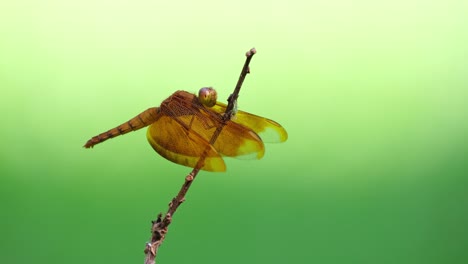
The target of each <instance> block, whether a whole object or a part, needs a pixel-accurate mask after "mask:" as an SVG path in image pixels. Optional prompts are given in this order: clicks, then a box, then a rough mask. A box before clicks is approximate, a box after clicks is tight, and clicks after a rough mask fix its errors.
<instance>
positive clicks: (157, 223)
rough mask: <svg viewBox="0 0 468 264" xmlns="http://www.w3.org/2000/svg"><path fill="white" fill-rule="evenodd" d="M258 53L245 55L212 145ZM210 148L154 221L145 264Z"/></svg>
mask: <svg viewBox="0 0 468 264" xmlns="http://www.w3.org/2000/svg"><path fill="white" fill-rule="evenodd" d="M255 53H256V50H255V49H254V48H252V49H250V50H249V51H248V52H247V53H246V54H245V55H246V57H247V58H246V60H245V63H244V67H243V68H242V71H241V74H240V76H239V80H238V82H237V85H236V87H235V88H234V92H233V93H232V94H231V95H230V96H229V98H228V105H227V107H226V113H225V115H224V117H223V122H222V123H221V125H220V126H218V127H217V128H216V130H215V132H214V133H213V135H212V136H211V139H210V145H213V144H214V143H215V141H216V139H217V138H218V136H219V134H220V133H221V131H222V130H223V127H224V125H225V122H226V121H227V120H230V119H231V118H232V116H233V115H234V111H233V109H234V107H235V105H236V102H237V98H238V97H239V92H240V89H241V87H242V83H243V82H244V79H245V76H246V75H247V74H248V73H250V70H249V63H250V60H251V59H252V57H253V55H254V54H255ZM208 151H209V148H207V149H205V152H204V153H203V154H202V155H201V157H200V159H199V160H198V162H197V165H196V166H195V168H194V169H193V170H192V172H190V173H189V174H188V175H187V176H186V177H185V182H184V184H183V185H182V187H181V188H180V190H179V193H178V194H177V196H176V197H174V198H173V199H172V201H171V202H170V203H169V209H168V210H167V213H166V214H165V215H164V218H163V217H162V214H161V213H159V215H158V218H157V219H156V220H154V221H152V226H151V234H152V235H151V242H148V243H147V245H146V248H145V254H146V257H145V264H153V263H156V256H157V254H158V250H159V247H160V246H161V244H162V243H163V241H164V238H165V236H166V234H167V231H168V227H169V225H170V224H171V222H172V217H173V216H174V214H175V212H176V211H177V208H179V206H180V205H181V204H182V203H183V202H184V201H185V196H186V194H187V192H188V190H189V189H190V186H191V185H192V183H193V181H194V180H195V177H197V174H198V172H199V171H200V168H202V167H203V164H204V162H205V157H206V154H207V153H208Z"/></svg>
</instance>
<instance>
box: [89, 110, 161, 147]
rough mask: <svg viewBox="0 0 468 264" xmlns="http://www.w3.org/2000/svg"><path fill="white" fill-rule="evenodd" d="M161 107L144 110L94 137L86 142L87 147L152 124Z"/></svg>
mask: <svg viewBox="0 0 468 264" xmlns="http://www.w3.org/2000/svg"><path fill="white" fill-rule="evenodd" d="M158 112H159V107H151V108H148V109H147V110H145V111H144V112H142V113H140V114H138V115H137V116H135V117H134V118H132V119H130V120H128V121H127V122H125V123H123V124H121V125H120V126H117V127H114V128H112V129H110V130H108V131H106V132H103V133H101V134H99V135H97V136H94V137H92V138H91V139H90V140H88V142H86V144H85V145H84V147H85V148H92V147H93V146H94V145H96V144H99V143H101V142H104V141H106V140H108V139H110V138H114V137H117V136H120V135H123V134H126V133H128V132H131V131H136V130H138V129H140V128H143V127H146V126H148V125H150V124H152V123H153V122H154V121H156V120H157V118H158Z"/></svg>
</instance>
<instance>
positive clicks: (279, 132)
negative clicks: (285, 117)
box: [211, 102, 288, 143]
mask: <svg viewBox="0 0 468 264" xmlns="http://www.w3.org/2000/svg"><path fill="white" fill-rule="evenodd" d="M211 109H213V111H215V112H216V113H218V114H223V113H224V112H225V111H226V104H223V103H220V102H217V103H216V105H215V106H213V107H212V108H211ZM232 121H233V122H235V123H238V124H241V125H243V126H245V127H248V128H250V129H252V130H253V131H255V133H257V134H258V135H259V136H260V137H261V138H262V141H263V142H267V143H277V142H284V141H286V140H287V139H288V133H287V132H286V130H285V129H284V128H283V127H282V126H281V125H280V124H278V123H277V122H275V121H273V120H271V119H268V118H265V117H261V116H257V115H254V114H250V113H247V112H244V111H240V110H239V111H237V113H236V115H235V116H234V118H233V119H232Z"/></svg>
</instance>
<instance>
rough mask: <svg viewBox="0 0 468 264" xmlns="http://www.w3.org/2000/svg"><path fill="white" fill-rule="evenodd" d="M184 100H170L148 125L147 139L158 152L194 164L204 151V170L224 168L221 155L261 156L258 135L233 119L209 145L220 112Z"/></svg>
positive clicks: (173, 159)
mask: <svg viewBox="0 0 468 264" xmlns="http://www.w3.org/2000/svg"><path fill="white" fill-rule="evenodd" d="M185 102H188V100H183V101H179V102H178V101H176V100H173V101H170V103H171V104H172V106H171V108H168V110H167V111H166V110H164V109H165V108H162V109H163V110H162V111H161V112H160V113H159V115H160V117H158V119H157V120H156V121H155V122H154V123H153V124H152V125H151V126H150V127H149V128H148V133H147V138H148V141H149V143H150V144H151V146H152V147H153V148H154V150H156V152H158V153H159V154H160V155H161V156H163V157H165V158H166V159H168V160H170V161H172V162H175V163H178V164H180V165H185V166H188V167H192V168H193V167H195V166H196V165H197V162H198V160H199V159H200V157H202V156H203V155H204V154H205V155H204V157H205V163H204V166H203V167H202V168H201V169H202V170H207V171H225V170H226V165H225V164H224V161H223V159H222V157H221V155H224V156H230V157H247V158H257V159H259V158H261V157H263V154H264V151H265V148H264V145H263V142H262V140H261V138H260V137H259V136H258V135H257V134H256V133H255V132H254V131H252V130H251V129H250V128H248V127H245V126H242V125H240V124H237V123H235V122H232V121H227V122H226V124H225V125H224V126H223V128H222V130H221V132H220V134H219V136H218V138H217V140H216V141H215V142H214V144H213V145H210V144H209V142H210V140H211V137H212V136H213V134H214V132H215V131H216V129H217V127H219V126H221V115H220V114H218V113H216V112H213V111H212V110H211V109H208V108H205V107H201V106H200V105H197V104H184V103H185ZM169 109H170V110H169ZM174 109H177V110H176V111H175V110H174ZM205 152H206V153H205Z"/></svg>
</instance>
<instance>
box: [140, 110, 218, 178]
mask: <svg viewBox="0 0 468 264" xmlns="http://www.w3.org/2000/svg"><path fill="white" fill-rule="evenodd" d="M147 138H148V142H149V143H150V144H151V146H152V147H153V149H154V150H156V152H158V153H159V154H160V155H161V156H163V157H164V158H166V159H168V160H170V161H172V162H175V163H177V164H180V165H185V166H188V167H191V168H195V166H196V165H197V162H198V160H199V159H200V157H201V156H203V154H204V152H205V151H206V153H205V154H204V156H205V162H204V165H203V167H201V169H202V170H207V171H226V165H225V164H224V161H223V159H222V158H221V156H220V155H219V153H218V152H217V151H216V149H215V148H214V147H213V146H211V145H210V144H208V141H206V140H205V139H203V138H202V137H200V135H198V134H197V133H194V132H193V131H191V130H188V129H187V128H186V127H184V126H182V125H181V124H180V123H179V122H177V120H176V119H174V118H172V117H169V116H167V115H162V116H161V117H160V118H159V119H158V120H157V121H156V122H154V123H153V124H151V125H150V126H149V128H148V132H147Z"/></svg>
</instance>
